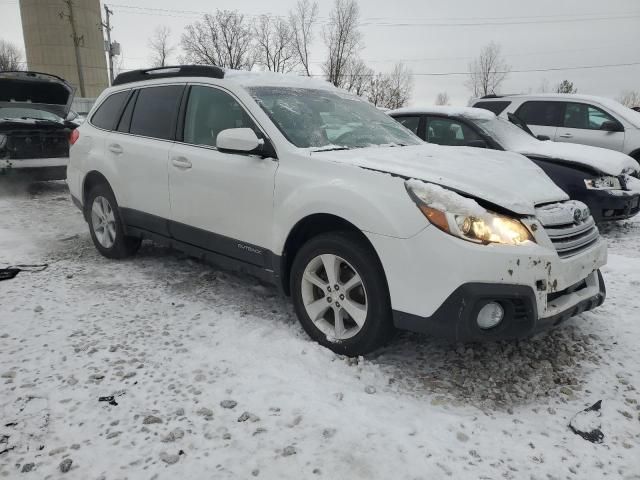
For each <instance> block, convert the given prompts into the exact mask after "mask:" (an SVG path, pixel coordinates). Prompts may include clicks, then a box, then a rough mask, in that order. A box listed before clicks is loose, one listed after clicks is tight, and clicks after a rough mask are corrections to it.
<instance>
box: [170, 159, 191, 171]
mask: <svg viewBox="0 0 640 480" xmlns="http://www.w3.org/2000/svg"><path fill="white" fill-rule="evenodd" d="M171 163H172V164H173V166H174V167H177V168H180V169H182V170H189V169H190V168H191V167H192V165H191V162H190V161H189V159H188V158H185V157H173V158H172V159H171Z"/></svg>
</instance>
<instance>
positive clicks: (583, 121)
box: [556, 102, 624, 151]
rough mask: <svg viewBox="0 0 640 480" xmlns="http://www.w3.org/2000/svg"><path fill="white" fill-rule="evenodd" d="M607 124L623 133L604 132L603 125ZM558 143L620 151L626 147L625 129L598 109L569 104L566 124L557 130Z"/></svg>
mask: <svg viewBox="0 0 640 480" xmlns="http://www.w3.org/2000/svg"><path fill="white" fill-rule="evenodd" d="M605 122H613V123H614V124H616V125H618V126H619V128H620V129H621V130H622V131H620V132H610V131H606V130H602V128H601V127H602V124H603V123H605ZM556 141H557V142H569V143H580V144H582V145H593V146H594V147H602V148H608V149H610V150H618V151H620V150H622V148H623V146H624V128H623V127H622V125H621V124H620V122H618V121H617V120H616V119H615V118H613V117H612V116H611V115H609V114H608V113H607V112H605V111H604V110H602V109H600V108H598V107H595V106H593V105H588V104H586V103H574V102H567V103H566V105H565V110H564V122H563V125H562V126H561V127H559V128H558V130H557V133H556Z"/></svg>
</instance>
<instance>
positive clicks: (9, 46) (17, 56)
mask: <svg viewBox="0 0 640 480" xmlns="http://www.w3.org/2000/svg"><path fill="white" fill-rule="evenodd" d="M22 69H23V63H22V52H21V51H20V49H19V48H18V47H17V46H15V45H14V44H13V43H10V42H5V41H4V40H0V72H2V71H7V70H22Z"/></svg>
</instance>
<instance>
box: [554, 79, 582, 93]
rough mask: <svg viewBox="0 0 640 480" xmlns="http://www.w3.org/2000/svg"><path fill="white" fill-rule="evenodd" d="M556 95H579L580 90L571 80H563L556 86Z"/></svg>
mask: <svg viewBox="0 0 640 480" xmlns="http://www.w3.org/2000/svg"><path fill="white" fill-rule="evenodd" d="M556 93H578V89H577V88H576V87H575V86H574V85H573V82H570V81H569V80H563V81H561V82H560V83H559V84H558V85H557V86H556Z"/></svg>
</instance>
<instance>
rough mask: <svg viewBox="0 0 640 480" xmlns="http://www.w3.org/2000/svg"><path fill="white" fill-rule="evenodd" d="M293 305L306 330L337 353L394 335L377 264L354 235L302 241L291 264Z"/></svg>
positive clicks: (362, 350)
mask: <svg viewBox="0 0 640 480" xmlns="http://www.w3.org/2000/svg"><path fill="white" fill-rule="evenodd" d="M290 287H291V296H292V299H293V305H294V308H295V311H296V314H297V316H298V319H299V320H300V323H301V324H302V327H303V328H304V329H305V331H306V332H307V333H308V334H309V336H310V337H311V338H312V339H314V340H315V341H317V342H318V343H320V344H321V345H323V346H325V347H327V348H329V349H331V350H333V351H334V352H336V353H339V354H343V355H348V356H357V355H363V354H366V353H369V352H371V351H373V350H375V349H377V348H379V347H380V346H382V345H383V344H384V343H385V342H386V341H388V340H389V339H390V338H391V337H392V335H393V330H394V329H393V324H392V321H391V302H390V300H389V292H388V287H387V283H386V279H385V276H384V272H383V270H382V266H381V265H380V262H379V260H378V258H377V256H376V255H375V252H373V251H372V249H371V247H370V246H369V245H367V244H366V242H364V241H363V240H362V239H361V238H360V237H359V236H358V235H356V234H353V233H351V232H336V233H327V234H323V235H320V236H318V237H315V238H313V239H311V240H309V241H308V242H307V243H306V244H304V245H303V246H302V248H301V249H300V250H299V252H298V254H297V255H296V257H295V260H294V262H293V265H292V270H291V285H290Z"/></svg>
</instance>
